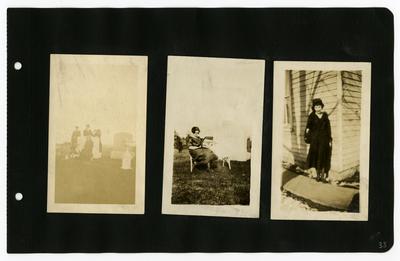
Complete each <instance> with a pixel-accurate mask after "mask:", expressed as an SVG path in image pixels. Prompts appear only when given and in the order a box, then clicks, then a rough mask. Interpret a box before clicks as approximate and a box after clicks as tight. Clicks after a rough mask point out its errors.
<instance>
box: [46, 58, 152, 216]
mask: <svg viewBox="0 0 400 261" xmlns="http://www.w3.org/2000/svg"><path fill="white" fill-rule="evenodd" d="M146 89H147V57H145V56H115V55H72V54H71V55H70V54H52V55H51V56H50V106H49V156H48V202H47V211H48V212H74V213H121V214H143V213H144V191H145V187H144V186H145V142H146V129H145V128H146Z"/></svg>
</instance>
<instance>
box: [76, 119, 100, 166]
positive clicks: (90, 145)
mask: <svg viewBox="0 0 400 261" xmlns="http://www.w3.org/2000/svg"><path fill="white" fill-rule="evenodd" d="M82 134H83V135H82ZM69 157H70V158H79V159H85V160H96V159H100V158H101V157H102V144H101V131H100V129H95V130H92V129H91V128H90V125H89V124H87V125H86V128H85V129H84V130H83V133H81V131H80V129H79V127H78V126H76V127H75V130H74V131H73V132H72V136H71V152H70V155H69Z"/></svg>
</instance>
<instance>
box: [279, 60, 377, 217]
mask: <svg viewBox="0 0 400 261" xmlns="http://www.w3.org/2000/svg"><path fill="white" fill-rule="evenodd" d="M370 74H371V65H370V63H357V62H354V63H350V62H275V63H274V108H273V149H272V175H271V176H272V182H271V184H272V185H271V186H272V187H271V218H272V219H295V220H360V221H366V220H368V177H369V129H370Z"/></svg>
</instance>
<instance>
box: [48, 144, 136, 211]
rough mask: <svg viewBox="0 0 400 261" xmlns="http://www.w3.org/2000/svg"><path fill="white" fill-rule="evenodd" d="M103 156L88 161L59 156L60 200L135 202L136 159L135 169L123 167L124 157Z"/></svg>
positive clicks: (57, 197)
mask: <svg viewBox="0 0 400 261" xmlns="http://www.w3.org/2000/svg"><path fill="white" fill-rule="evenodd" d="M103 153H104V154H105V155H104V157H103V158H101V159H98V160H94V161H86V160H80V159H67V160H66V159H64V158H63V157H62V156H60V155H59V156H57V159H56V174H55V202H56V203H82V204H83V203H86V204H134V203H135V158H133V159H132V169H131V170H122V169H121V160H118V159H110V158H109V156H108V155H109V152H107V151H106V152H105V151H103Z"/></svg>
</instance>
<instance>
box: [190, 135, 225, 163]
mask: <svg viewBox="0 0 400 261" xmlns="http://www.w3.org/2000/svg"><path fill="white" fill-rule="evenodd" d="M203 141H204V138H201V137H200V129H199V127H193V128H192V134H189V135H188V140H187V143H188V146H189V153H190V156H191V157H192V158H193V161H194V162H195V163H196V164H198V165H207V164H208V163H210V165H211V167H216V166H215V165H216V164H214V162H215V161H216V160H218V157H217V155H215V154H214V152H213V151H212V150H210V149H209V148H205V147H204V146H203Z"/></svg>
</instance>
